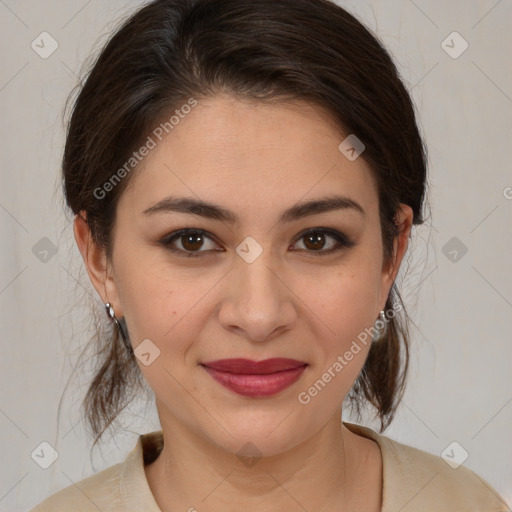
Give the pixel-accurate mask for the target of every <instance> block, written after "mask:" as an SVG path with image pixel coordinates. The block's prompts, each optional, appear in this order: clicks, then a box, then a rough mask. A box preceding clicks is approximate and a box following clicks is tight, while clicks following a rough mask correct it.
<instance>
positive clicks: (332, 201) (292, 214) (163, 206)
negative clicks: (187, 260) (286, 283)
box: [142, 195, 366, 224]
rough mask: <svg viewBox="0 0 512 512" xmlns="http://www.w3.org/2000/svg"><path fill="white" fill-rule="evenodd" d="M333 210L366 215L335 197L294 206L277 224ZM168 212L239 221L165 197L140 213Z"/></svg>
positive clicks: (213, 208) (216, 209)
mask: <svg viewBox="0 0 512 512" xmlns="http://www.w3.org/2000/svg"><path fill="white" fill-rule="evenodd" d="M333 210H350V211H356V212H359V213H360V214H361V215H362V216H363V217H364V216H365V215H366V212H365V210H364V208H363V207H362V206H361V205H360V204H359V203H358V202H357V201H354V200H353V199H351V198H349V197H346V196H338V195H336V196H329V197H325V198H321V199H315V200H312V201H307V202H302V203H298V204H295V205H293V206H292V207H290V208H288V209H287V210H285V211H284V212H283V213H282V214H281V217H280V219H279V222H292V221H295V220H299V219H302V218H304V217H308V216H310V215H316V214H319V213H325V212H329V211H333ZM169 212H176V213H188V214H191V215H199V216H201V217H205V218H207V219H213V220H220V221H223V222H229V223H232V224H234V223H237V222H238V221H239V218H238V216H237V215H236V214H235V213H234V212H232V211H230V210H227V209H225V208H223V207H222V206H218V205H216V204H213V203H209V202H206V201H202V200H199V199H194V198H188V197H172V196H170V197H166V198H164V199H162V200H161V201H159V202H158V203H156V204H155V205H153V206H151V207H150V208H147V209H146V210H144V211H143V212H142V213H143V214H155V213H169Z"/></svg>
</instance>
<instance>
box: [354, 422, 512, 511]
mask: <svg viewBox="0 0 512 512" xmlns="http://www.w3.org/2000/svg"><path fill="white" fill-rule="evenodd" d="M344 423H345V422H344ZM345 426H347V428H349V429H350V430H352V431H353V432H354V433H356V434H359V435H363V436H365V437H370V438H371V439H373V440H374V441H376V442H377V444H378V445H379V447H380V449H381V453H382V463H383V509H382V511H383V512H395V511H396V510H403V512H406V511H407V512H413V511H414V512H423V511H425V512H427V511H428V512H453V511H454V510H457V511H458V512H465V511H467V512H470V511H484V510H485V511H486V512H510V507H509V506H507V504H506V503H505V501H504V500H503V498H501V497H500V495H499V494H498V492H497V491H496V490H495V489H494V488H493V487H492V486H491V485H490V484H489V483H488V482H487V481H486V480H484V479H483V478H481V477H480V476H479V475H477V474H476V473H475V472H473V471H471V470H470V469H469V468H467V467H464V466H463V465H458V466H457V465H456V464H452V465H453V466H454V467H452V466H451V465H450V464H449V463H448V462H446V461H445V460H444V459H443V458H442V457H440V456H438V455H433V454H431V453H428V452H425V451H423V450H420V449H418V448H414V447H412V446H409V445H406V444H403V443H400V442H398V441H395V440H393V439H390V438H388V437H386V436H383V435H381V434H378V433H376V432H375V431H373V430H371V429H369V428H367V427H362V426H360V425H355V424H347V423H345ZM451 453H453V452H450V453H448V455H451ZM453 455H454V456H455V454H453ZM447 460H448V456H447Z"/></svg>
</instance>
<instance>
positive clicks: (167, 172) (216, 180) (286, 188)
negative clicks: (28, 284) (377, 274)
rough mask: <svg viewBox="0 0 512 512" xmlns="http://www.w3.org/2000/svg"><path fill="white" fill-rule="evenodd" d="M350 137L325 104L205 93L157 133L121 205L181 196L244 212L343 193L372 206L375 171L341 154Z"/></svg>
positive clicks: (368, 208)
mask: <svg viewBox="0 0 512 512" xmlns="http://www.w3.org/2000/svg"><path fill="white" fill-rule="evenodd" d="M171 115H172V113H171V114H170V115H169V116H168V117H170V116H171ZM347 135H348V134H344V133H343V132H342V131H341V130H340V128H339V127H338V126H337V125H336V123H334V122H333V120H332V119H331V117H330V116H329V114H328V113H327V112H326V111H325V110H323V109H321V108H319V107H317V106H313V105H311V104H308V103H305V102H302V101H294V102H287V103H273V104H269V103H262V102H258V101H254V100H239V99H235V98H233V97H231V96H216V97H211V98H206V99H202V100H199V101H198V104H197V106H195V107H194V108H193V109H191V111H190V112H189V113H188V114H186V115H183V116H182V117H181V118H180V120H179V123H178V124H176V125H175V126H174V127H173V129H172V130H171V131H170V132H169V134H168V135H166V136H165V137H164V138H163V139H162V141H158V140H157V139H155V141H156V142H157V145H156V147H155V148H154V149H152V150H151V151H150V152H149V154H148V155H147V156H146V157H145V158H144V159H143V161H142V162H141V164H140V165H139V167H138V168H137V169H136V170H135V172H134V175H133V176H132V177H131V181H130V184H129V186H128V188H127V189H126V190H125V192H124V194H123V196H122V197H121V200H120V203H121V202H125V203H126V204H130V205H132V206H133V205H137V209H138V210H139V211H142V210H143V209H144V208H145V207H146V208H147V207H149V206H151V205H152V204H154V203H156V202H158V201H159V200H160V199H162V198H163V197H165V196H166V195H174V196H176V195H180V194H181V195H186V196H188V197H190V196H196V197H198V198H201V199H203V200H212V201H214V202H216V203H223V204H226V205H231V206H232V207H233V208H235V209H241V210H244V209H245V210H247V209H249V208H251V209H252V210H253V211H255V209H254V207H255V205H257V204H260V205H262V204H264V205H266V207H267V209H270V210H274V209H279V210H281V209H282V206H283V205H285V204H286V205H289V204H293V203H295V202H297V201H299V200H301V199H312V198H315V197H318V196H323V195H326V194H333V193H340V194H341V193H342V194H344V195H348V196H352V197H354V199H355V198H356V197H357V201H358V202H359V203H361V204H362V205H363V206H364V208H365V209H366V210H371V208H372V207H374V208H376V205H375V204H373V203H375V201H376V198H377V191H376V186H375V181H374V177H373V173H372V171H371V169H370V167H369V166H368V164H367V163H366V162H365V161H364V160H363V158H357V159H356V160H354V161H350V160H349V159H347V158H346V157H345V156H344V155H343V154H342V153H341V152H340V150H339V149H338V146H339V144H340V143H341V142H342V141H343V140H344V139H345V138H346V136H347ZM139 206H140V208H139ZM255 215H257V213H256V211H255Z"/></svg>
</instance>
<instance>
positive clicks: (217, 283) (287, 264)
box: [89, 96, 412, 455]
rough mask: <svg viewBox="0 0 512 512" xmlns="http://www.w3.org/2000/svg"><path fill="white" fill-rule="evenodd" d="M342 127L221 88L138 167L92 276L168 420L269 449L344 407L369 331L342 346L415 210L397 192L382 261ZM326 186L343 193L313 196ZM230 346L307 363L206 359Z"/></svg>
mask: <svg viewBox="0 0 512 512" xmlns="http://www.w3.org/2000/svg"><path fill="white" fill-rule="evenodd" d="M347 135H348V134H347ZM345 137H346V135H345V136H343V135H341V134H340V133H339V132H338V131H337V130H336V128H335V127H334V125H333V124H332V123H331V122H330V121H329V119H328V117H327V115H326V114H325V113H323V112H322V111H321V110H320V109H318V108H313V107H311V106H308V105H306V104H303V103H298V102H297V103H290V104H288V105H284V104H280V105H272V106H271V105H268V104H267V105H265V104H262V103H257V102H248V101H244V102H242V101H240V100H236V99H234V98H232V97H228V96H218V97H214V98H209V99H205V100H201V101H199V103H198V104H197V106H196V107H195V108H193V109H191V112H190V113H189V114H187V115H186V116H184V117H183V118H182V119H181V120H180V122H179V124H177V125H176V126H175V127H174V129H173V130H172V131H171V132H170V134H169V135H168V136H167V138H165V139H163V141H162V142H161V143H159V144H158V145H157V147H155V148H154V149H152V150H151V151H150V153H149V154H148V156H146V157H145V159H144V160H143V162H142V166H141V167H140V168H139V169H137V170H136V171H133V172H134V175H133V176H132V179H131V182H130V183H129V186H128V187H127V188H126V190H125V191H124V192H123V194H122V196H121V198H120V200H119V203H118V206H117V215H116V223H115V228H114V232H113V253H112V260H111V267H110V268H109V275H108V277H107V278H106V279H103V281H102V280H101V278H96V277H94V276H93V275H91V278H92V279H93V281H94V284H95V286H96V288H97V290H98V292H99V293H100V294H101V296H102V298H103V300H104V301H105V302H107V301H110V302H111V303H113V305H114V307H115V311H116V315H117V316H118V317H125V320H126V323H127V327H128V331H129V335H130V339H131V342H132V344H133V346H134V349H135V351H136V354H137V355H138V356H139V357H140V359H138V364H139V366H140V369H141V371H142V373H143V375H144V377H145V378H146V380H147V382H148V383H149V385H150V386H151V388H152V389H153V391H154V393H155V396H156V400H157V407H158V412H159V415H160V420H161V422H162V426H163V427H164V429H165V425H173V424H174V425H178V424H179V425H181V426H183V427H185V428H186V429H188V431H190V432H193V433H194V434H195V435H198V436H200V437H202V438H204V439H208V440H210V441H211V442H213V443H214V444H216V445H218V446H221V447H222V448H224V449H225V450H228V451H230V452H233V453H240V452H241V449H242V447H243V446H244V445H245V444H246V443H247V442H248V441H250V442H251V443H252V444H253V445H255V446H256V447H257V449H258V450H259V452H260V453H261V454H263V455H271V454H276V453H279V452H282V451H284V450H286V449H289V448H291V447H293V446H295V445H297V444H299V443H300V442H302V441H304V440H306V439H308V438H309V437H311V436H313V435H314V434H315V433H317V432H318V431H319V430H320V429H321V428H322V427H323V426H325V425H326V423H327V422H328V421H329V420H331V419H332V418H333V415H334V414H336V415H338V414H339V412H340V407H341V403H342V401H343V398H344V397H345V395H346V394H347V393H348V391H349V390H350V388H351V386H352V384H353V382H354V380H355V379H356V377H357V376H358V374H359V372H360V370H361V368H362V366H363V364H364V362H365V359H366V356H367V353H368V350H369V348H370V344H371V339H368V340H367V341H368V342H367V343H366V345H365V344H364V343H361V342H358V346H359V347H360V350H359V352H357V353H354V352H355V350H354V349H352V353H353V357H352V358H351V359H350V360H347V359H346V358H344V354H345V353H346V352H347V351H350V350H349V349H350V347H351V346H352V347H353V346H354V345H353V342H354V340H358V335H360V334H361V333H362V332H364V330H365V329H368V328H371V327H373V325H374V323H375V321H376V319H377V317H378V313H379V311H380V310H381V309H383V308H384V306H385V302H386V298H387V296H388V293H389V290H390V287H391V285H392V283H393V280H394V278H395V276H396V273H397V271H398V267H399V264H400V261H401V258H402V256H403V252H404V251H405V249H406V240H407V236H408V233H409V227H410V222H411V220H412V212H411V210H410V208H409V207H407V206H405V205H404V206H403V208H404V212H405V214H403V215H401V216H400V217H399V220H401V221H404V224H403V226H404V227H405V231H404V232H403V235H402V238H401V242H400V244H398V245H395V250H396V251H397V252H396V255H397V259H396V260H395V262H394V265H393V266H390V267H388V268H384V266H383V258H382V253H383V249H382V242H381V232H380V222H379V213H378V197H377V188H376V183H375V182H374V179H373V177H372V173H371V171H370V168H369V167H368V165H367V164H366V163H365V161H364V160H363V158H356V159H355V160H349V159H348V158H347V157H346V156H345V155H344V154H343V153H342V152H341V151H340V149H339V148H338V146H339V145H340V143H341V142H342V141H343V139H344V138H345ZM341 198H343V199H344V200H345V201H346V202H347V203H348V206H347V207H340V204H342V199H341ZM185 199H186V200H187V201H189V202H196V203H207V205H208V206H204V207H202V206H199V205H197V206H195V207H191V206H190V204H188V205H187V204H186V203H185V202H183V200H185ZM326 199H339V201H338V202H337V203H336V202H333V204H334V203H336V204H334V206H333V204H331V207H325V208H321V207H320V208H315V207H314V203H315V202H317V201H324V200H326ZM165 201H167V203H166V202H165ZM179 201H182V203H181V205H182V206H181V207H176V204H177V202H179ZM310 202H313V203H311V204H312V205H313V206H310V207H308V206H306V205H308V204H310ZM353 204H357V205H358V206H357V207H354V206H352V205H353ZM173 205H174V206H173ZM285 212H288V213H287V214H286V215H284V213H285ZM283 217H284V218H283ZM185 228H186V229H190V230H191V231H190V232H188V234H185V235H182V236H175V237H174V238H172V235H173V233H175V232H176V231H178V230H182V229H185ZM194 230H195V231H199V234H198V233H193V231H194ZM307 230H313V232H312V233H310V234H309V235H308V233H307ZM337 234H339V237H341V238H339V239H338V238H337ZM340 240H341V241H340ZM343 240H346V241H347V242H348V243H347V244H345V243H344V242H343ZM89 270H91V269H89ZM92 274H94V272H93V273H92ZM99 274H100V273H98V275H99ZM144 340H150V341H144ZM143 341H144V343H145V344H144V345H141V346H140V348H139V349H138V350H137V347H138V346H139V345H140V344H141V343H142V342H143ZM142 354H144V355H142ZM339 357H341V358H343V361H344V363H343V364H342V369H341V370H339V368H340V366H339V364H341V363H340V359H339ZM232 358H244V359H250V360H253V361H261V360H264V359H270V358H289V359H293V360H296V361H298V362H299V363H301V364H303V365H305V366H304V367H303V368H301V369H299V370H295V371H287V372H284V373H282V374H281V376H280V375H277V374H276V373H275V372H274V375H273V376H267V377H261V376H260V377H254V376H252V377H247V376H245V377H241V376H240V375H238V376H233V374H226V373H225V372H220V373H215V372H211V371H207V370H206V368H205V367H204V366H203V365H204V363H207V362H212V361H216V360H220V359H232ZM337 361H338V365H336V362H337ZM329 369H330V370H329ZM244 371H245V370H244ZM267 371H271V370H267ZM326 372H327V373H328V374H329V375H330V379H329V378H328V377H329V375H328V376H327V377H326V376H325V374H326ZM284 376H288V377H287V378H289V380H288V381H287V384H288V385H287V386H285V387H284V388H283V389H281V388H279V384H283V381H286V378H285V377H284ZM214 377H219V378H220V377H224V380H229V381H230V382H232V387H229V386H228V387H227V386H226V385H224V384H222V383H220V382H219V381H218V380H217V379H216V378H214ZM292 377H293V378H292ZM293 379H295V380H293ZM319 380H322V382H323V385H321V386H318V384H317V388H320V391H317V392H316V393H315V392H314V391H312V392H309V391H308V390H309V389H310V388H311V387H312V386H313V385H314V384H315V382H317V381H319ZM292 381H293V382H292ZM326 381H327V382H326ZM283 385H284V384H283ZM308 397H309V399H308ZM337 417H338V419H339V416H337Z"/></svg>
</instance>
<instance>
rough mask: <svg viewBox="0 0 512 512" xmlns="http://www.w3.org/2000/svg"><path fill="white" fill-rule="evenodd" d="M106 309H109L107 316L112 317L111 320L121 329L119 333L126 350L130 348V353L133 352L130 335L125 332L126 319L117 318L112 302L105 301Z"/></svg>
mask: <svg viewBox="0 0 512 512" xmlns="http://www.w3.org/2000/svg"><path fill="white" fill-rule="evenodd" d="M105 309H106V311H107V316H108V317H109V318H110V320H112V322H114V323H115V324H116V326H117V328H118V329H119V334H121V338H122V340H123V343H124V345H125V347H126V350H128V352H129V353H130V354H133V347H132V345H131V343H130V342H129V341H128V336H127V335H126V332H125V329H126V326H125V325H123V324H124V320H123V319H122V318H119V319H117V318H116V314H115V311H114V307H113V306H112V304H110V302H106V303H105Z"/></svg>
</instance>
